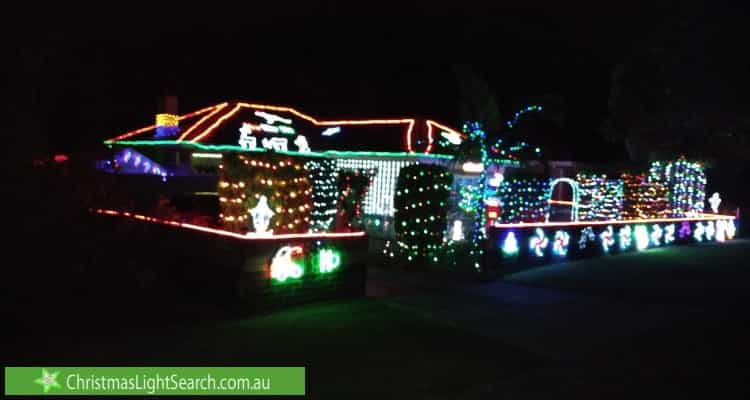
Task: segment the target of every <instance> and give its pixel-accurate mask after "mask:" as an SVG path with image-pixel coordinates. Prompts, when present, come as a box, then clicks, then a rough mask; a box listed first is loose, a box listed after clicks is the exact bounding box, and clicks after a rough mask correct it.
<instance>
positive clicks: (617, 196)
mask: <svg viewBox="0 0 750 400" xmlns="http://www.w3.org/2000/svg"><path fill="white" fill-rule="evenodd" d="M576 181H577V182H578V187H579V191H580V205H579V213H578V218H579V220H581V221H608V220H618V219H620V210H621V209H622V195H623V189H622V180H620V179H607V175H597V174H585V173H580V174H578V175H576Z"/></svg>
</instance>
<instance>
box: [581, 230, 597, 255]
mask: <svg viewBox="0 0 750 400" xmlns="http://www.w3.org/2000/svg"><path fill="white" fill-rule="evenodd" d="M595 239H596V235H594V230H593V229H591V227H590V226H588V227H586V228H583V229H582V230H581V238H580V239H578V248H579V249H581V250H583V249H585V248H586V245H587V244H588V242H593V241H594V240H595Z"/></svg>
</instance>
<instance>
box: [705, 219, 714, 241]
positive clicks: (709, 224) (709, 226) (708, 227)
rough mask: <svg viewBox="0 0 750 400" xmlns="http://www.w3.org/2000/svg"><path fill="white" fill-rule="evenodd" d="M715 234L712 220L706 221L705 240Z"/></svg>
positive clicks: (710, 238)
mask: <svg viewBox="0 0 750 400" xmlns="http://www.w3.org/2000/svg"><path fill="white" fill-rule="evenodd" d="M714 234H716V228H714V222H713V221H709V222H706V240H712V239H713V238H714Z"/></svg>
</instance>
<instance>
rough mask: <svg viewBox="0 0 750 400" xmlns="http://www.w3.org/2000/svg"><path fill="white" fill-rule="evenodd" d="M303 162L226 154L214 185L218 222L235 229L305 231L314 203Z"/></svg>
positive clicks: (249, 230) (283, 158) (282, 157)
mask: <svg viewBox="0 0 750 400" xmlns="http://www.w3.org/2000/svg"><path fill="white" fill-rule="evenodd" d="M307 168H308V166H306V165H305V159H302V158H299V157H295V158H292V157H289V156H282V155H277V154H273V153H259V154H253V155H245V154H227V155H226V156H225V157H224V158H223V160H222V164H221V165H220V166H219V183H218V188H217V190H218V195H219V206H220V214H219V218H220V222H221V226H222V227H223V228H224V229H226V230H228V231H232V232H237V233H259V234H262V233H269V234H270V233H273V234H284V233H303V232H308V231H309V230H310V214H311V211H312V209H313V205H312V187H311V184H310V179H309V178H308V170H307Z"/></svg>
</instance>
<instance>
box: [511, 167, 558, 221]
mask: <svg viewBox="0 0 750 400" xmlns="http://www.w3.org/2000/svg"><path fill="white" fill-rule="evenodd" d="M549 187H550V181H549V179H535V178H532V179H519V178H506V179H505V180H504V181H503V182H502V183H501V184H500V187H499V189H498V197H499V198H500V203H501V205H502V213H501V216H500V217H501V219H502V221H503V222H504V223H517V222H543V221H545V219H546V216H547V214H548V213H549V202H548V201H547V200H548V198H547V195H548V192H549Z"/></svg>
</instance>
